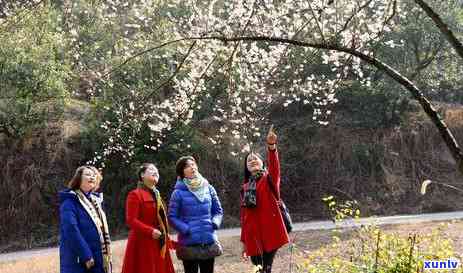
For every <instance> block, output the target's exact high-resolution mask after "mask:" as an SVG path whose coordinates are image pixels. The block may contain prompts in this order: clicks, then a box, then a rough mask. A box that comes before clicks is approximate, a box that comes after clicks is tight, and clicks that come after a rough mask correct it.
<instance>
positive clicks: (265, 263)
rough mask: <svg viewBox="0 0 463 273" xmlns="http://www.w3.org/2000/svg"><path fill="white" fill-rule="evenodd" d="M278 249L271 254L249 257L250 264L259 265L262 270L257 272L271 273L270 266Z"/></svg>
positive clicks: (265, 253)
mask: <svg viewBox="0 0 463 273" xmlns="http://www.w3.org/2000/svg"><path fill="white" fill-rule="evenodd" d="M277 250H278V249H275V250H273V251H271V252H264V253H263V254H262V255H259V256H251V262H252V264H253V265H260V266H261V267H262V269H261V270H260V271H258V272H262V273H271V272H272V264H273V259H274V258H275V254H276V253H277Z"/></svg>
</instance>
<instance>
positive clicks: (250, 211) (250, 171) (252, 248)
mask: <svg viewBox="0 0 463 273" xmlns="http://www.w3.org/2000/svg"><path fill="white" fill-rule="evenodd" d="M276 141H277V135H276V134H275V132H273V129H272V128H270V131H269V133H268V135H267V156H268V162H267V163H268V170H267V169H266V168H265V167H264V163H263V160H262V158H261V156H260V155H259V154H257V153H254V152H252V153H250V154H249V155H247V156H246V158H245V162H244V184H243V187H242V190H241V242H242V243H243V258H245V259H247V257H248V256H250V257H251V262H252V263H253V264H254V265H256V266H257V265H260V266H261V269H260V271H259V272H264V273H270V272H271V271H272V264H273V258H274V257H275V254H276V252H277V250H278V249H279V248H280V247H282V246H283V245H285V244H286V243H288V242H289V236H288V233H287V231H286V228H285V224H284V222H283V218H282V216H281V212H280V209H279V207H278V202H277V199H276V197H275V194H276V195H277V196H278V197H279V196H280V161H279V159H278V151H277V148H276ZM270 187H272V188H270ZM273 192H275V194H274V193H273Z"/></svg>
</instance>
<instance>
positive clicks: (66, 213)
mask: <svg viewBox="0 0 463 273" xmlns="http://www.w3.org/2000/svg"><path fill="white" fill-rule="evenodd" d="M97 176H98V174H97V173H95V171H94V170H92V167H90V166H82V167H79V168H78V169H77V170H76V173H75V174H74V177H73V178H72V179H71V181H70V182H69V185H68V187H69V189H67V190H64V191H61V192H60V193H59V197H60V202H61V206H60V247H59V253H60V272H61V273H86V272H92V273H111V271H112V268H111V247H110V238H109V230H108V223H107V221H106V215H105V213H104V212H103V209H102V204H101V202H102V196H100V194H98V193H96V192H94V190H95V187H96V185H97V179H98V178H97Z"/></svg>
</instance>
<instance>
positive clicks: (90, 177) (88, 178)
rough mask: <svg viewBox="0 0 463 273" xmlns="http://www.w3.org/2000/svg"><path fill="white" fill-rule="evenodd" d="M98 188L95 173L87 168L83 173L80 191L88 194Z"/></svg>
mask: <svg viewBox="0 0 463 273" xmlns="http://www.w3.org/2000/svg"><path fill="white" fill-rule="evenodd" d="M95 186H96V176H95V172H93V171H92V170H91V169H88V168H85V169H84V170H83V171H82V182H81V183H80V190H82V191H83V192H85V193H87V192H89V191H92V190H93V189H94V188H95Z"/></svg>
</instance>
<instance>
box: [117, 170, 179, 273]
mask: <svg viewBox="0 0 463 273" xmlns="http://www.w3.org/2000/svg"><path fill="white" fill-rule="evenodd" d="M138 178H139V181H140V182H138V187H137V189H135V190H133V191H131V192H130V193H129V194H128V196H127V202H126V221H127V225H128V226H129V227H130V233H129V238H128V240H127V247H126V250H125V257H124V264H123V266H122V273H174V272H175V271H174V266H173V264H172V259H171V257H170V252H169V248H170V245H171V242H170V240H169V235H168V232H169V226H168V223H167V218H166V210H165V206H164V202H163V201H162V199H161V196H160V194H159V191H158V190H157V189H156V184H157V183H158V181H159V172H158V170H157V168H156V167H155V166H154V164H152V163H144V164H143V165H142V166H141V167H140V169H139V171H138Z"/></svg>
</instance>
